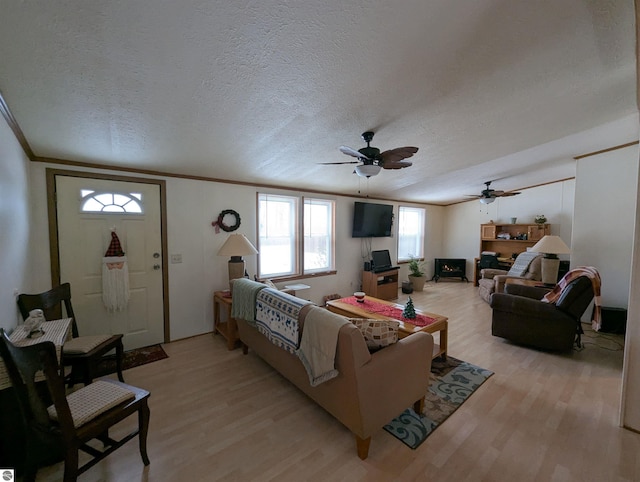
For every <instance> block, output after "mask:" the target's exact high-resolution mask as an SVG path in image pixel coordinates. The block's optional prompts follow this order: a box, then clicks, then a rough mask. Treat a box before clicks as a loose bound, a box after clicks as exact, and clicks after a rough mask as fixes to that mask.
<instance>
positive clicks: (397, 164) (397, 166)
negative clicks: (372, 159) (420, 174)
mask: <svg viewBox="0 0 640 482" xmlns="http://www.w3.org/2000/svg"><path fill="white" fill-rule="evenodd" d="M412 165H413V163H412V162H409V161H398V162H385V163H383V164H382V167H383V168H384V169H402V168H403V167H409V166H412Z"/></svg>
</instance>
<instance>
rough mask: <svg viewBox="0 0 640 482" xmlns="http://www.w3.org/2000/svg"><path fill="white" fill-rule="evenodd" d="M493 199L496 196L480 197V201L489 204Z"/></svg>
mask: <svg viewBox="0 0 640 482" xmlns="http://www.w3.org/2000/svg"><path fill="white" fill-rule="evenodd" d="M495 200H496V198H494V197H481V198H480V202H481V203H482V204H491V203H492V202H493V201H495Z"/></svg>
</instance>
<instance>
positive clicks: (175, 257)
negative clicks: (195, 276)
mask: <svg viewBox="0 0 640 482" xmlns="http://www.w3.org/2000/svg"><path fill="white" fill-rule="evenodd" d="M176 263H182V255H181V254H172V255H171V264H176Z"/></svg>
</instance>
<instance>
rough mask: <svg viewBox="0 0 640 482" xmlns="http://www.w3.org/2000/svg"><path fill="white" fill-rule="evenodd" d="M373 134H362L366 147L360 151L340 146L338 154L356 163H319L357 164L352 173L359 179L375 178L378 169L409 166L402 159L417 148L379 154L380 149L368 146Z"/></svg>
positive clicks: (411, 154)
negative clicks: (351, 158) (340, 153)
mask: <svg viewBox="0 0 640 482" xmlns="http://www.w3.org/2000/svg"><path fill="white" fill-rule="evenodd" d="M373 134H374V133H373V132H371V131H367V132H364V133H363V134H362V138H363V139H364V141H365V142H366V143H367V147H363V148H362V149H358V150H355V149H352V148H351V147H347V146H340V152H342V153H343V154H346V155H347V156H351V157H355V158H356V159H357V161H345V162H321V163H320V164H358V165H357V166H356V169H355V171H354V172H355V173H356V174H357V175H358V176H361V177H372V176H376V175H378V173H379V172H380V169H402V168H404V167H409V166H411V162H409V161H405V160H404V159H406V158H408V157H411V156H413V155H414V154H415V153H416V152H418V148H417V147H409V146H407V147H397V148H396V149H390V150H388V151H384V152H380V149H378V148H377V147H371V145H370V143H371V140H372V139H373Z"/></svg>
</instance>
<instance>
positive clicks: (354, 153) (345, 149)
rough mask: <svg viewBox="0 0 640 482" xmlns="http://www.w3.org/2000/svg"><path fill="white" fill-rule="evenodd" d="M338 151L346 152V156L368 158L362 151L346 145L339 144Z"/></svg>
mask: <svg viewBox="0 0 640 482" xmlns="http://www.w3.org/2000/svg"><path fill="white" fill-rule="evenodd" d="M340 152H342V153H343V154H346V155H347V156H353V157H357V158H358V159H369V158H368V157H367V156H363V155H362V153H360V152H358V151H356V150H355V149H352V148H350V147H347V146H340Z"/></svg>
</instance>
